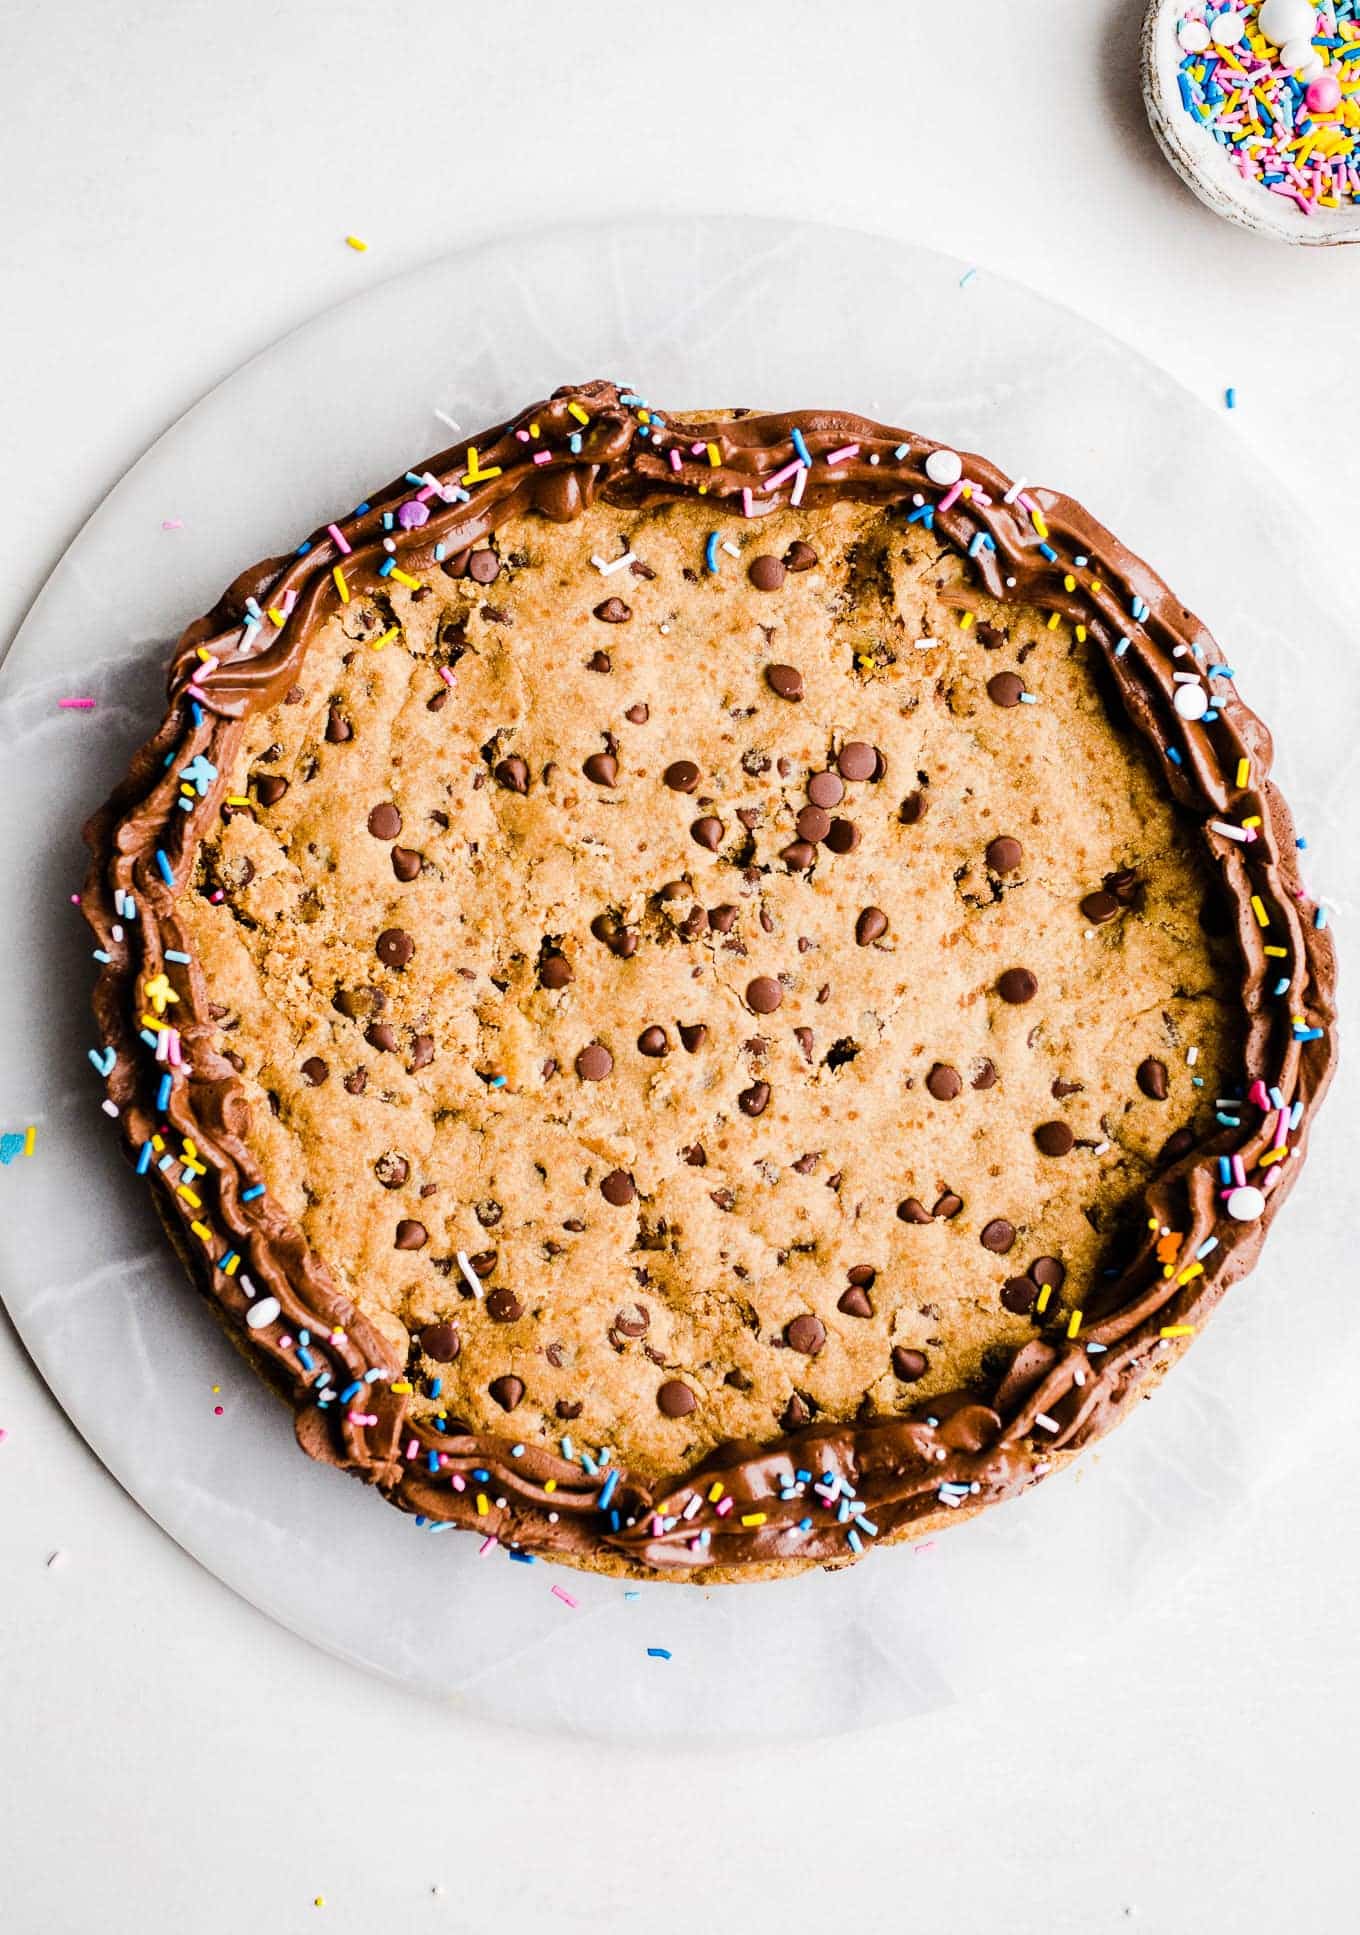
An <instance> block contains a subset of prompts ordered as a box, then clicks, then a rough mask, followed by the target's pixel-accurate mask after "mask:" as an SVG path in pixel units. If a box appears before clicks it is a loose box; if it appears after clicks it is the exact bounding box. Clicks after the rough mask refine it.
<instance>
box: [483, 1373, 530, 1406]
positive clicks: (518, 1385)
mask: <svg viewBox="0 0 1360 1935" xmlns="http://www.w3.org/2000/svg"><path fill="white" fill-rule="evenodd" d="M486 1388H487V1390H488V1391H490V1393H491V1395H492V1397H493V1398H494V1399H495V1400H496V1402H497V1404H499V1406H500V1407H501V1409H502V1411H513V1410H514V1408H515V1406H516V1405H517V1404H518V1403H520V1401H521V1400H522V1398H523V1396H524V1379H523V1378H522V1377H514V1376H510V1377H493V1378H492V1380H491V1382H490V1383H489V1384H488V1385H487V1387H486Z"/></svg>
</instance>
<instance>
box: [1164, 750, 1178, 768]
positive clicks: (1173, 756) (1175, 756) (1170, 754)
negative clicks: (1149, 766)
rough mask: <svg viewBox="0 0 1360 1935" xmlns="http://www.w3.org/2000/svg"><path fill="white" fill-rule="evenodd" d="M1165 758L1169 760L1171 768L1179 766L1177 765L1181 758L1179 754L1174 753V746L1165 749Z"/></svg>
mask: <svg viewBox="0 0 1360 1935" xmlns="http://www.w3.org/2000/svg"><path fill="white" fill-rule="evenodd" d="M1166 756H1167V758H1168V759H1169V760H1170V761H1171V764H1172V765H1173V766H1179V765H1180V764H1181V756H1180V754H1179V753H1178V752H1177V751H1176V748H1175V747H1174V746H1168V747H1167V749H1166Z"/></svg>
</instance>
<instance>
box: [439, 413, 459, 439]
mask: <svg viewBox="0 0 1360 1935" xmlns="http://www.w3.org/2000/svg"><path fill="white" fill-rule="evenodd" d="M435 415H436V416H437V417H438V418H439V421H440V422H441V423H447V424H448V426H449V428H450V430H452V432H453V434H454V436H455V437H461V436H462V434H463V426H462V424H461V423H455V422H454V420H453V418H452V417H450V416H446V415H445V414H444V412H443V411H442V410H436V411H435Z"/></svg>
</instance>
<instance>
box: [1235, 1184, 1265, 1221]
mask: <svg viewBox="0 0 1360 1935" xmlns="http://www.w3.org/2000/svg"><path fill="white" fill-rule="evenodd" d="M1265 1209H1266V1199H1265V1197H1264V1196H1263V1195H1262V1193H1261V1191H1260V1190H1259V1189H1257V1188H1255V1187H1254V1186H1253V1185H1252V1184H1251V1183H1243V1184H1241V1186H1240V1187H1239V1188H1237V1189H1230V1190H1229V1191H1228V1214H1229V1216H1231V1217H1232V1219H1233V1221H1234V1223H1255V1222H1257V1221H1258V1220H1259V1218H1260V1217H1262V1216H1264V1215H1265Z"/></svg>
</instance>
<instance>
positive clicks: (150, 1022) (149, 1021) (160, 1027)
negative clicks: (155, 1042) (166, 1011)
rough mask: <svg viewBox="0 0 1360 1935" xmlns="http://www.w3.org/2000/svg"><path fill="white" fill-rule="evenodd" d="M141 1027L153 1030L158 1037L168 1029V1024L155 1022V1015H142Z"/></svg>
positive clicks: (166, 1022)
mask: <svg viewBox="0 0 1360 1935" xmlns="http://www.w3.org/2000/svg"><path fill="white" fill-rule="evenodd" d="M142 1026H143V1028H154V1029H155V1031H156V1033H157V1034H158V1035H163V1034H164V1033H165V1032H166V1030H167V1029H168V1028H169V1026H170V1023H169V1022H168V1021H157V1019H156V1017H155V1015H143V1016H142Z"/></svg>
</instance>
